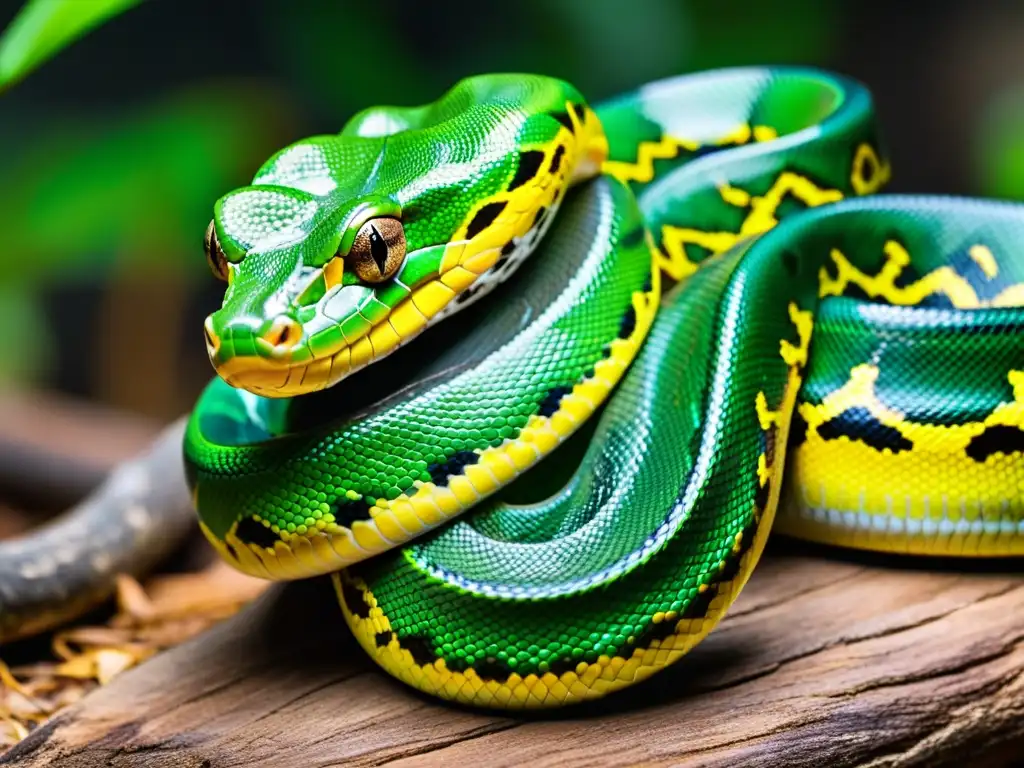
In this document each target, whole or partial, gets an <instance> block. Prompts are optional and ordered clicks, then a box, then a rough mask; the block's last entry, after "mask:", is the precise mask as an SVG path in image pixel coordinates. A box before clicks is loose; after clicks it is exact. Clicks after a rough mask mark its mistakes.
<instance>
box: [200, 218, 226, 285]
mask: <svg viewBox="0 0 1024 768" xmlns="http://www.w3.org/2000/svg"><path fill="white" fill-rule="evenodd" d="M203 247H204V248H205V249H206V263H207V264H209V265H210V271H211V272H213V274H214V276H215V277H218V278H220V279H221V280H223V281H224V282H227V280H228V257H227V256H225V255H224V249H223V248H221V247H220V242H219V241H218V240H217V232H216V231H215V230H214V227H213V222H212V221H211V222H210V226H208V227H207V228H206V237H205V238H204V239H203Z"/></svg>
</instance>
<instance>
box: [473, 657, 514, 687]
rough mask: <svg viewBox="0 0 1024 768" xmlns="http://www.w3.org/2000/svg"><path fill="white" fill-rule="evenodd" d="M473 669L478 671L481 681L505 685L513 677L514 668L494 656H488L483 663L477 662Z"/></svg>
mask: <svg viewBox="0 0 1024 768" xmlns="http://www.w3.org/2000/svg"><path fill="white" fill-rule="evenodd" d="M472 667H473V669H474V670H476V673H477V674H478V675H479V676H480V679H481V680H494V681H495V682H498V683H504V682H505V681H506V680H508V679H509V677H511V675H512V667H510V666H509V665H508V664H506V663H505V662H504V661H502V660H501V659H498V658H495V657H493V656H488V657H487V658H486V659H484V660H483V661H478V662H476V663H475V664H473V665H472Z"/></svg>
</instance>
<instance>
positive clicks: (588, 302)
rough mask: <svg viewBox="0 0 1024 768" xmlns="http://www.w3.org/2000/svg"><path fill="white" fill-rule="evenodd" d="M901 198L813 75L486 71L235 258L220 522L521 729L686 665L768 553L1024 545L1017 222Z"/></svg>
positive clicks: (208, 494)
mask: <svg viewBox="0 0 1024 768" xmlns="http://www.w3.org/2000/svg"><path fill="white" fill-rule="evenodd" d="M889 175H890V169H889V161H888V158H887V155H886V151H885V147H884V145H883V143H882V140H881V138H880V132H879V128H878V126H877V123H876V119H875V116H874V112H873V108H872V103H871V99H870V96H869V94H868V93H867V91H866V90H865V89H864V88H863V86H861V85H860V84H858V83H856V82H854V81H851V80H849V79H847V78H844V77H842V76H839V75H833V74H830V73H826V72H821V71H818V70H812V69H804V68H785V67H778V68H740V69H730V70H721V71H716V72H709V73H701V74H696V75H687V76H683V77H678V78H673V79H670V80H666V81H662V82H659V83H654V84H650V85H647V86H644V87H642V88H640V89H638V90H637V91H635V92H633V93H630V94H626V95H624V96H621V97H619V98H616V99H613V100H610V101H608V102H605V103H603V104H599V105H596V106H594V107H591V106H589V105H588V104H587V102H586V100H585V99H584V98H583V96H582V95H581V94H580V93H579V92H578V91H577V90H576V89H575V88H573V87H572V86H571V85H569V84H567V83H564V82H562V81H560V80H556V79H553V78H545V77H538V76H526V75H488V76H479V77H474V78H469V79H467V80H465V81H463V82H461V83H459V84H458V85H456V86H455V87H454V88H453V89H452V90H451V91H449V92H448V93H447V94H445V95H444V96H443V97H442V98H440V99H438V101H436V102H433V103H431V104H427V105H424V106H421V107H413V108H398V107H379V108H373V109H369V110H366V111H364V112H362V113H359V114H358V115H356V116H355V117H354V118H353V119H352V120H351V121H350V122H349V123H348V124H347V125H346V126H345V127H344V129H343V130H342V131H341V132H340V133H339V134H337V135H333V136H322V137H314V138H312V139H309V140H305V141H301V142H298V143H296V144H294V145H292V146H290V147H288V148H286V149H284V150H282V151H281V152H279V153H278V154H277V155H275V156H274V157H273V158H271V159H270V160H269V161H268V162H267V164H266V165H265V166H264V167H263V168H261V169H260V170H259V172H258V173H257V174H256V177H255V178H254V181H253V184H252V185H251V186H249V187H246V188H243V189H241V190H235V191H233V192H231V193H229V194H228V195H226V196H225V197H223V198H222V199H221V200H219V201H218V202H217V204H216V206H215V215H214V220H213V222H212V223H211V226H210V229H209V230H208V233H207V254H208V257H209V259H210V261H211V265H212V267H213V269H214V272H215V273H216V274H218V275H219V276H220V277H222V278H223V279H225V280H226V281H227V289H226V294H225V300H224V303H223V306H222V308H221V309H219V310H218V311H217V312H216V313H214V314H213V315H212V316H211V317H210V319H209V320H208V321H207V326H206V333H207V346H208V350H209V354H210V357H211V361H212V362H213V364H214V366H215V368H216V369H217V371H218V373H219V376H218V377H215V378H214V379H213V380H212V381H211V383H210V385H209V386H208V387H207V389H206V390H205V391H204V392H203V394H202V396H201V397H200V399H199V401H198V402H197V404H196V408H195V409H194V411H193V413H192V415H191V418H190V420H189V424H188V427H187V431H186V436H185V444H184V451H185V458H186V467H187V472H188V479H189V486H190V488H191V490H192V493H193V501H194V503H195V506H196V508H197V510H198V512H199V516H200V521H201V525H202V528H203V531H204V532H205V533H206V536H207V538H208V539H209V540H210V541H211V543H212V544H213V545H214V546H215V547H216V548H217V550H218V552H219V553H220V555H221V556H222V557H223V558H224V559H226V560H227V561H228V562H230V563H232V564H233V565H234V566H235V567H237V568H239V569H241V570H243V571H245V572H248V573H251V574H254V575H257V576H260V577H264V578H273V579H296V578H304V577H309V576H316V575H324V574H330V578H331V579H332V580H333V582H334V585H335V588H336V592H337V595H338V601H339V605H340V609H341V610H342V611H343V612H344V615H345V618H346V620H347V622H348V625H349V627H350V628H351V630H352V632H353V634H354V635H355V637H356V638H357V640H358V642H359V644H360V645H361V646H362V648H363V649H364V650H365V651H366V653H367V654H369V656H370V657H372V658H373V659H374V660H375V661H376V662H377V663H378V664H379V665H380V666H381V667H382V668H383V669H384V670H386V671H387V672H388V673H390V674H391V675H393V676H394V677H396V678H398V679H399V680H402V681H403V682H405V683H407V684H408V685H411V686H413V687H415V688H417V689H419V690H422V691H425V692H427V693H429V694H432V695H435V696H439V697H441V698H445V699H449V700H455V701H460V702H463V703H468V704H472V705H477V706H482V707H493V708H502V709H511V708H543V707H558V706H563V705H567V704H571V703H574V702H580V701H584V700H588V699H594V698H598V697H601V696H604V695H606V694H608V693H610V692H612V691H615V690H618V689H621V688H624V687H626V686H629V685H632V684H635V683H637V682H639V681H641V680H643V679H645V678H646V677H649V676H650V675H651V674H653V673H655V672H657V671H658V670H661V669H663V668H665V667H666V666H668V665H670V664H672V663H673V662H675V661H676V660H677V659H679V658H680V657H681V656H682V655H684V654H685V653H686V652H687V651H689V650H690V649H691V648H692V647H693V646H695V645H696V644H697V643H699V642H700V640H701V639H702V638H703V637H705V636H706V635H707V633H708V632H710V631H711V630H712V629H713V628H714V627H715V625H716V624H717V622H718V621H719V619H720V618H721V617H722V616H723V614H724V613H725V612H726V611H727V609H728V608H729V606H730V605H731V604H732V602H733V600H734V599H735V597H736V596H737V594H738V593H739V592H740V590H741V589H742V587H743V585H744V584H745V583H746V581H747V579H748V578H749V576H750V574H751V572H752V571H753V569H754V567H755V566H756V564H757V562H758V559H759V557H760V554H761V551H762V549H763V547H764V544H765V541H766V538H767V536H768V534H769V531H770V530H771V529H772V528H773V527H774V529H775V530H777V531H782V532H785V533H788V534H790V535H793V536H798V537H804V538H807V539H811V540H816V541H823V542H827V543H831V544H837V545H841V546H849V547H858V548H865V549H874V550H883V551H896V552H903V553H922V554H923V553H927V554H946V555H953V554H955V555H974V556H977V555H1013V554H1022V553H1024V522H1022V521H1024V344H1022V338H1024V328H1022V323H1024V309H1022V306H1024V258H1022V257H1021V256H1020V254H1019V253H1018V243H1019V242H1020V241H1021V238H1022V237H1024V210H1022V208H1021V207H1019V206H1013V205H1009V204H1002V203H996V202H983V201H970V200H963V199H958V198H938V197H908V196H894V195H878V194H875V193H877V192H878V191H879V190H880V189H882V188H883V187H884V185H885V184H886V183H887V181H888V179H889ZM812 339H813V341H812ZM958 364H959V365H958ZM961 366H967V367H969V370H970V373H971V375H970V377H969V378H970V381H966V380H965V377H964V376H963V374H962V372H961V371H962V367H961ZM787 456H788V458H787ZM777 510H778V515H777V514H776V512H777ZM776 518H777V519H776Z"/></svg>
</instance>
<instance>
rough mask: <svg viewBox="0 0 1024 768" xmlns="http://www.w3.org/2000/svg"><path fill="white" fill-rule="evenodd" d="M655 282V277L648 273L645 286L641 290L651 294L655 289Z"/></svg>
mask: <svg viewBox="0 0 1024 768" xmlns="http://www.w3.org/2000/svg"><path fill="white" fill-rule="evenodd" d="M653 280H654V277H653V276H652V275H651V274H650V273H648V274H647V279H646V280H644V284H643V286H642V287H641V288H640V290H641V291H643V292H644V293H650V292H651V291H652V290H653V289H654V282H653Z"/></svg>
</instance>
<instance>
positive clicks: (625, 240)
mask: <svg viewBox="0 0 1024 768" xmlns="http://www.w3.org/2000/svg"><path fill="white" fill-rule="evenodd" d="M643 241H644V228H643V227H635V228H633V229H631V230H629V232H626V233H625V234H624V235H623V236H622V237H621V238H619V243H620V244H621V245H622V246H623V247H625V248H633V247H635V246H638V245H640V243H642V242H643Z"/></svg>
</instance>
